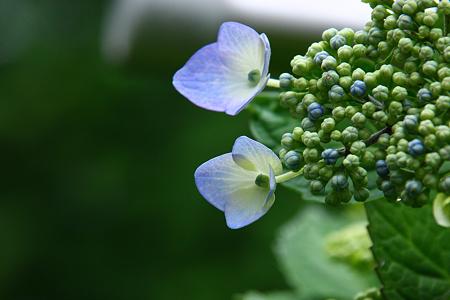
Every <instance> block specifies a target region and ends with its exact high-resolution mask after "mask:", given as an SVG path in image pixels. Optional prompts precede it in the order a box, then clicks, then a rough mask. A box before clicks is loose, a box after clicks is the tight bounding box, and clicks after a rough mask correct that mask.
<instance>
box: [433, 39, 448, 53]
mask: <svg viewBox="0 0 450 300" xmlns="http://www.w3.org/2000/svg"><path fill="white" fill-rule="evenodd" d="M449 44H450V37H447V36H444V37H441V38H440V39H438V40H437V41H436V42H435V46H436V49H438V51H440V52H443V51H444V49H445V48H447V47H448V45H449Z"/></svg>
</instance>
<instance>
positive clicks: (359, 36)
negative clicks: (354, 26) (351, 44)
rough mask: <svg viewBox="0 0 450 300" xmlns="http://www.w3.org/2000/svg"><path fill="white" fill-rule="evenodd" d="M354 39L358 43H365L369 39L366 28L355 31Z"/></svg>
mask: <svg viewBox="0 0 450 300" xmlns="http://www.w3.org/2000/svg"><path fill="white" fill-rule="evenodd" d="M354 39H355V43H357V44H365V43H367V42H368V40H369V34H368V33H367V32H366V31H364V30H359V31H356V32H355V34H354Z"/></svg>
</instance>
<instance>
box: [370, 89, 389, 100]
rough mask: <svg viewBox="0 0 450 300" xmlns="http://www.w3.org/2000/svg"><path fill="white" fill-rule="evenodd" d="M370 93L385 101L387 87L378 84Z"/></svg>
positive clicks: (387, 92) (387, 96) (387, 95)
mask: <svg viewBox="0 0 450 300" xmlns="http://www.w3.org/2000/svg"><path fill="white" fill-rule="evenodd" d="M372 95H373V96H374V97H375V99H377V100H378V101H381V102H385V101H387V100H388V98H389V89H388V88H387V87H385V86H384V85H378V86H377V87H376V88H374V89H373V90H372Z"/></svg>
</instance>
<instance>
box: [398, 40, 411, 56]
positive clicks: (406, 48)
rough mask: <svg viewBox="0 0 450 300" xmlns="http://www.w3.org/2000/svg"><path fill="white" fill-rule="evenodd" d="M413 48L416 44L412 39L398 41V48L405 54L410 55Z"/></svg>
mask: <svg viewBox="0 0 450 300" xmlns="http://www.w3.org/2000/svg"><path fill="white" fill-rule="evenodd" d="M413 47H414V43H413V41H412V40H411V39H410V38H406V37H404V38H401V39H400V40H399V41H398V48H399V49H400V51H402V52H403V53H410V52H411V51H412V49H413Z"/></svg>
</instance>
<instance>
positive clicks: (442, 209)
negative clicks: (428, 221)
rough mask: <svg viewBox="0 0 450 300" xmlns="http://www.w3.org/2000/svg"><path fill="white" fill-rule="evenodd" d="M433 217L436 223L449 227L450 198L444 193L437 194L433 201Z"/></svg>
mask: <svg viewBox="0 0 450 300" xmlns="http://www.w3.org/2000/svg"><path fill="white" fill-rule="evenodd" d="M433 216H434V219H435V220H436V223H438V224H439V225H441V226H443V227H450V197H449V196H446V195H445V194H444V193H439V194H437V196H436V198H435V199H434V201H433Z"/></svg>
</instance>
